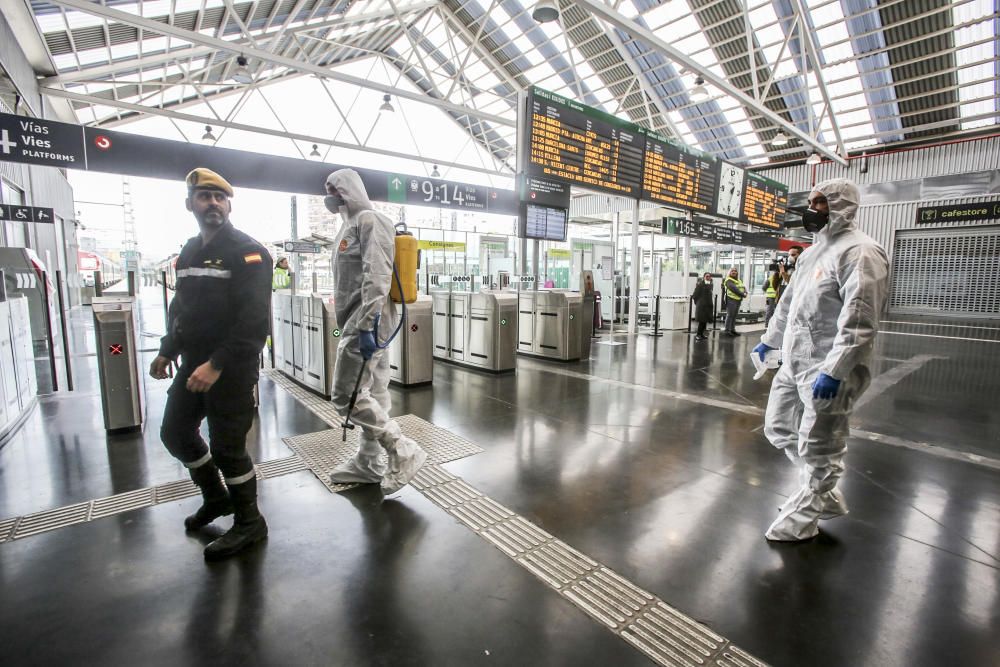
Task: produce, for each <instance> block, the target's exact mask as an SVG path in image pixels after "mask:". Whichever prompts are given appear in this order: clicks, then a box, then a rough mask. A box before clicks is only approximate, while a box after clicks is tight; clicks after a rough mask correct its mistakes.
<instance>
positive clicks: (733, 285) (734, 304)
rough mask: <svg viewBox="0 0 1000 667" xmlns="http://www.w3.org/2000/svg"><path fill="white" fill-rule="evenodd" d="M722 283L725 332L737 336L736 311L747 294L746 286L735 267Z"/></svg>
mask: <svg viewBox="0 0 1000 667" xmlns="http://www.w3.org/2000/svg"><path fill="white" fill-rule="evenodd" d="M722 285H723V287H725V289H726V327H725V328H726V333H727V334H729V335H730V336H739V335H740V333H739V332H738V331H736V313H738V312H739V311H740V304H741V303H743V299H745V298H746V296H747V290H746V287H744V286H743V281H742V280H740V272H739V271H737V270H736V268H735V267H734V268H733V269H731V270H730V271H729V275H728V276H726V279H725V281H724V282H723V283H722Z"/></svg>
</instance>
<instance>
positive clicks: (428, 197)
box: [362, 173, 516, 213]
mask: <svg viewBox="0 0 1000 667" xmlns="http://www.w3.org/2000/svg"><path fill="white" fill-rule="evenodd" d="M385 178H386V186H385V187H386V193H387V198H386V199H387V201H388V202H390V203H392V204H412V205H414V206H441V207H445V208H457V209H462V210H465V211H481V212H483V213H510V212H511V211H510V210H509V209H510V207H511V205H512V202H516V197H515V195H514V193H513V192H512V191H510V190H499V189H497V188H490V187H486V186H483V185H471V184H469V183H459V182H457V181H449V180H444V179H440V178H423V177H418V176H407V175H405V174H391V173H389V174H386V175H385ZM362 180H363V179H362ZM369 194H370V193H369ZM514 206H515V207H516V203H515V204H514Z"/></svg>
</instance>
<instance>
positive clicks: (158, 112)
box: [42, 88, 510, 178]
mask: <svg viewBox="0 0 1000 667" xmlns="http://www.w3.org/2000/svg"><path fill="white" fill-rule="evenodd" d="M42 93H43V94H45V95H48V96H50V97H56V98H62V99H68V100H72V101H75V102H82V103H84V104H92V105H100V106H106V107H115V108H118V109H124V110H127V111H135V112H137V113H143V114H147V115H150V116H162V117H164V118H171V119H173V120H183V121H186V122H189V123H198V124H199V125H211V126H212V127H226V128H229V129H232V130H240V131H243V132H253V133H255V134H265V135H268V136H272V137H281V138H283V139H292V140H295V141H305V142H308V143H312V144H319V145H323V146H332V147H334V148H346V149H351V150H356V151H364V152H366V153H378V154H380V155H387V156H389V157H394V158H399V159H402V160H412V161H414V162H427V163H431V164H437V165H445V166H448V167H453V168H455V169H464V170H466V171H475V172H479V173H481V174H488V175H490V176H503V177H505V178H509V177H510V174H504V173H502V172H499V171H496V170H493V169H485V168H483V167H477V166H474V165H468V164H459V163H458V162H452V161H449V160H443V159H441V160H439V159H437V158H430V157H424V158H415V157H414V156H413V155H412V154H409V153H400V152H397V151H388V150H383V149H379V148H371V147H367V146H359V145H357V144H349V143H345V142H342V141H333V140H330V139H325V138H323V137H315V136H312V135H309V134H299V133H297V132H282V131H281V130H272V129H270V128H267V127H257V126H255V125H246V124H245V123H235V122H232V121H228V120H220V119H218V118H206V117H205V116H195V115H194V114H188V113H182V112H180V111H173V110H172V109H161V108H159V107H147V106H143V105H141V104H132V103H131V102H125V101H122V100H109V99H105V98H103V97H94V96H93V95H84V94H82V93H74V92H71V91H68V90H60V89H58V88H43V89H42Z"/></svg>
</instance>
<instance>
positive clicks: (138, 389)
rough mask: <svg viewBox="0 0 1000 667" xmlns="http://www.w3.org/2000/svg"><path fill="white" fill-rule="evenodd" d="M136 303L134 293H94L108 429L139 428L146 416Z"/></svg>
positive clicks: (100, 370) (95, 320) (105, 415)
mask: <svg viewBox="0 0 1000 667" xmlns="http://www.w3.org/2000/svg"><path fill="white" fill-rule="evenodd" d="M136 305H137V304H136V300H135V297H131V296H95V297H94V301H93V304H92V307H93V309H94V335H95V338H96V340H97V370H98V375H99V376H100V381H101V405H102V406H103V409H104V428H105V430H107V431H125V430H136V429H141V428H142V425H143V421H144V417H145V407H146V401H145V398H146V397H145V385H144V383H143V377H144V376H143V374H142V369H141V368H140V367H139V346H138V335H137V331H138V323H137V322H136Z"/></svg>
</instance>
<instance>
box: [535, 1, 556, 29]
mask: <svg viewBox="0 0 1000 667" xmlns="http://www.w3.org/2000/svg"><path fill="white" fill-rule="evenodd" d="M531 18H533V19H535V20H536V21H538V22H539V23H548V22H549V21H556V20H558V19H559V5H558V4H556V0H538V2H536V3H535V8H534V9H533V10H531Z"/></svg>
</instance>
